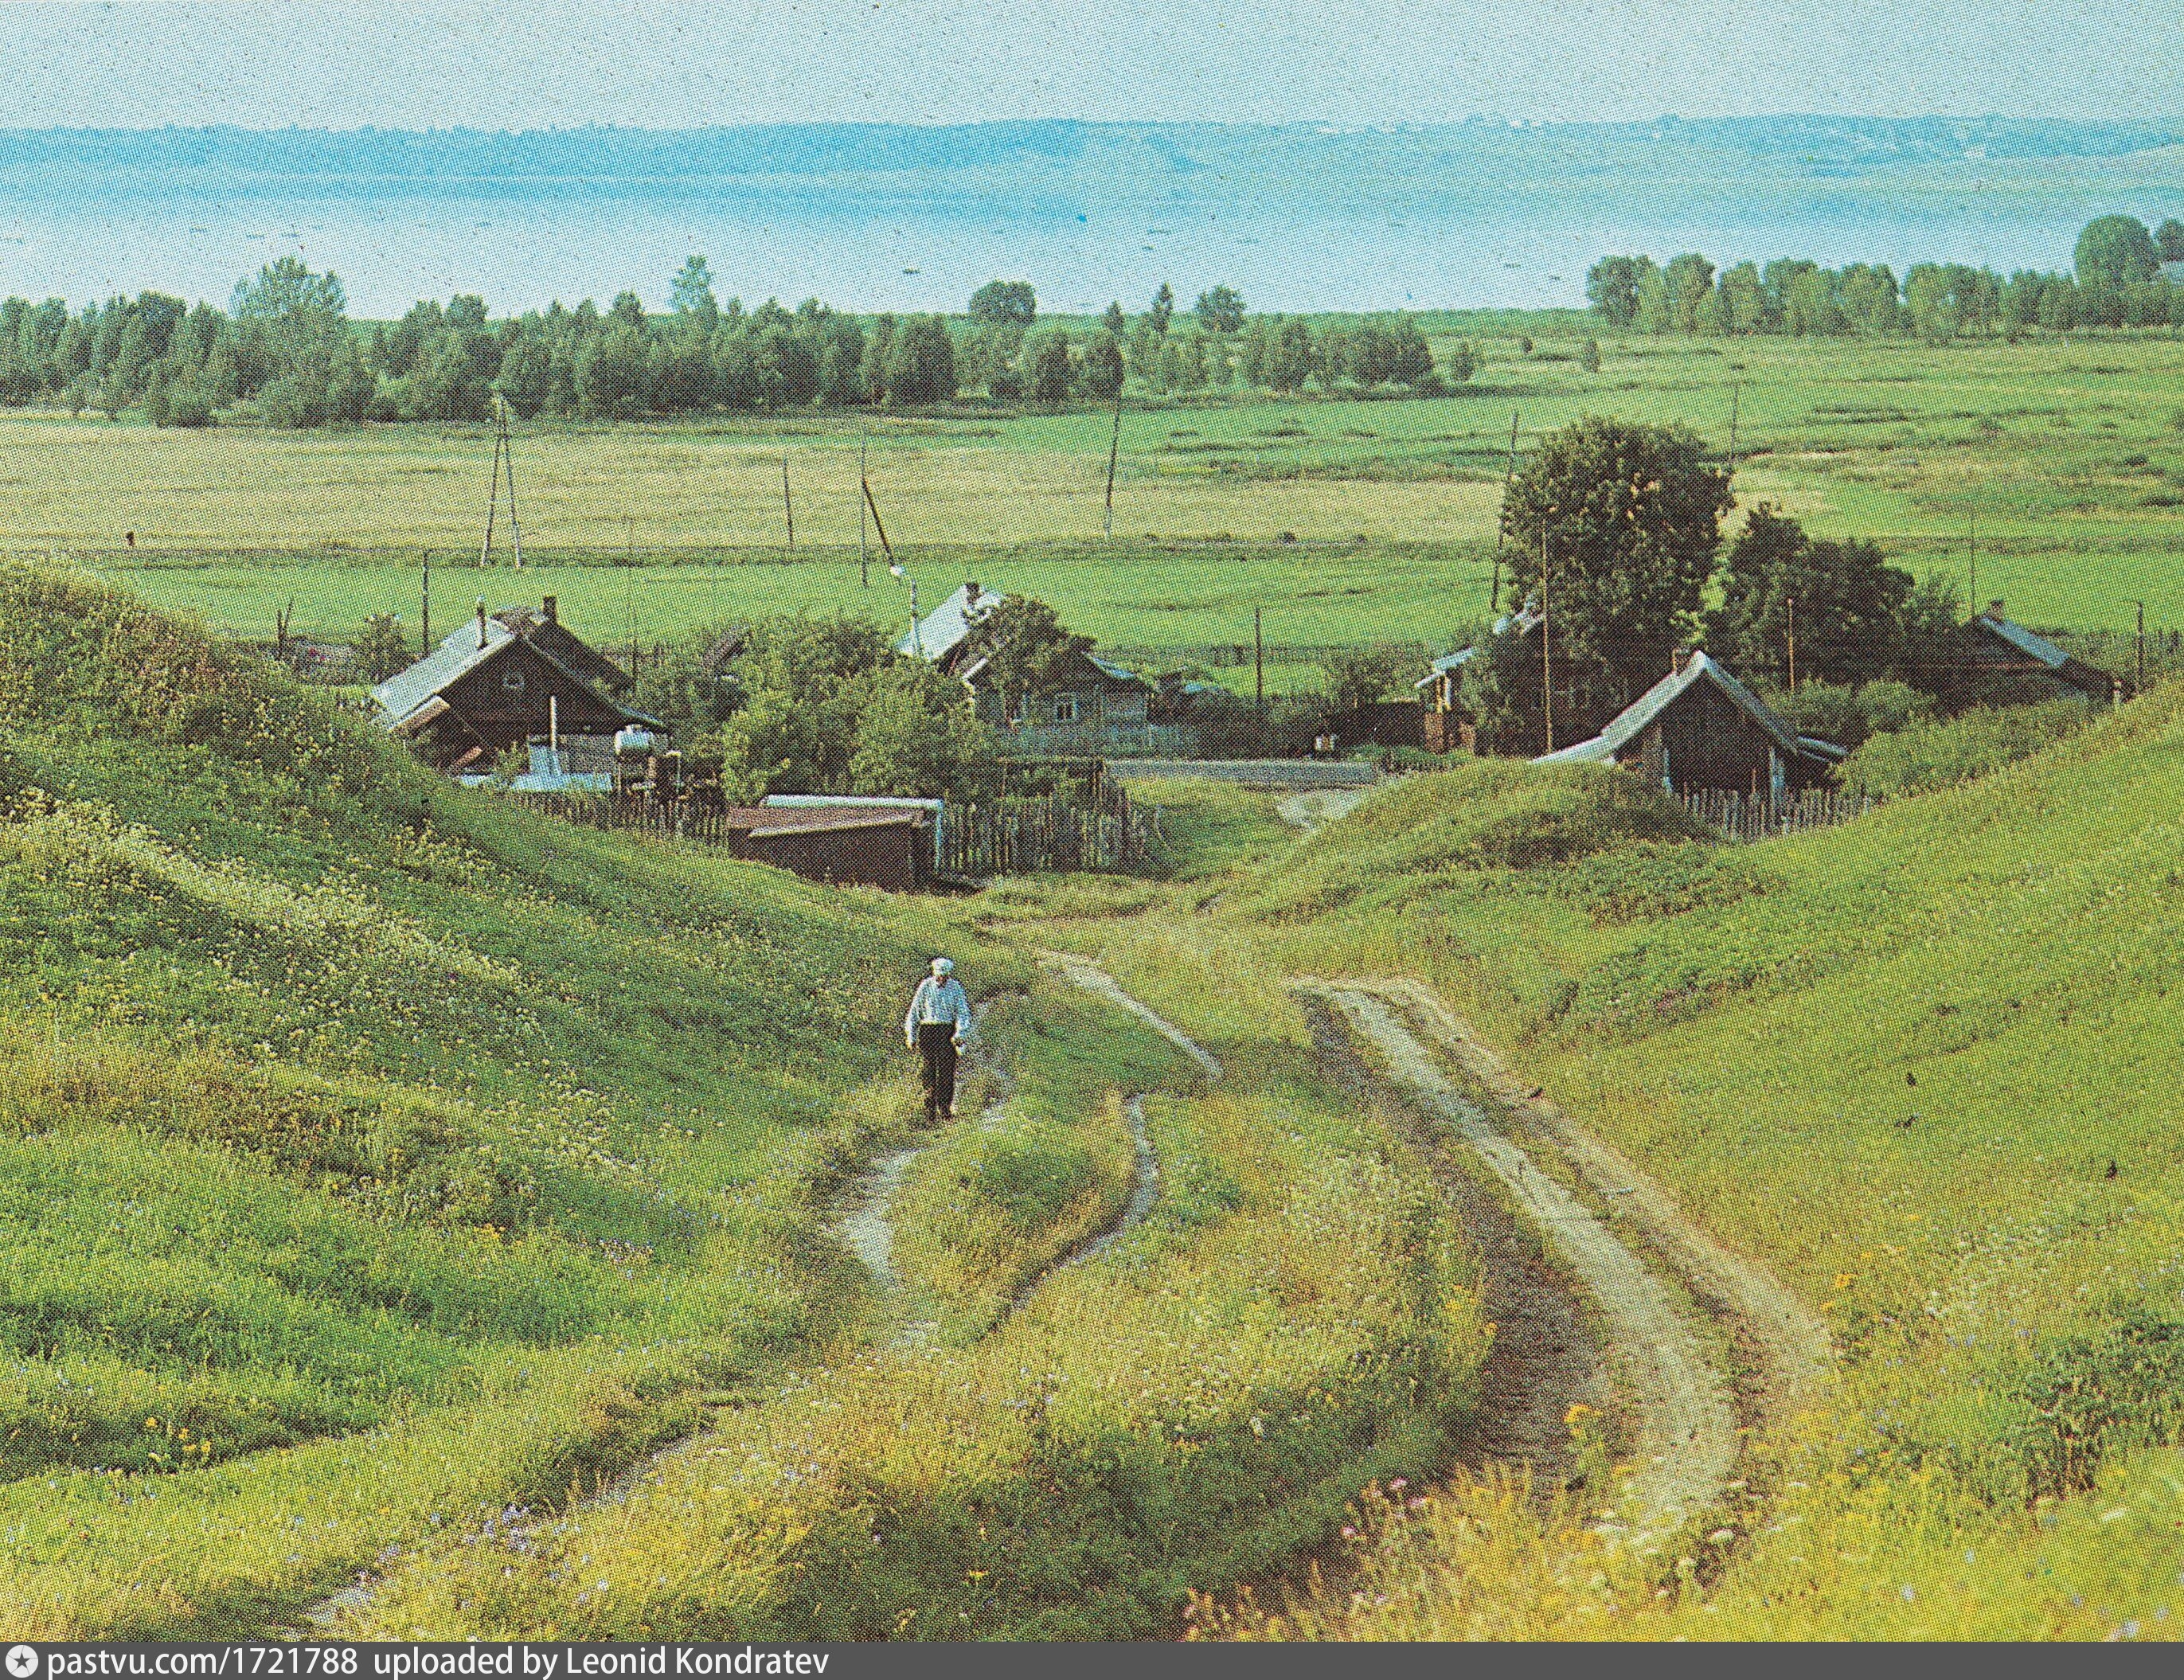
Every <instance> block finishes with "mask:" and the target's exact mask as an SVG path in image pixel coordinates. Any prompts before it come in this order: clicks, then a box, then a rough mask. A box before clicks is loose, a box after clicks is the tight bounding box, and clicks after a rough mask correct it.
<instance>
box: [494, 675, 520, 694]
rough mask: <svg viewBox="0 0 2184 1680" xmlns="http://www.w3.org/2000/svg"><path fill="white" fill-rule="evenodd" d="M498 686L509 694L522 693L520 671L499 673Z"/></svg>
mask: <svg viewBox="0 0 2184 1680" xmlns="http://www.w3.org/2000/svg"><path fill="white" fill-rule="evenodd" d="M500 686H501V687H504V688H505V689H506V690H507V691H508V692H509V693H511V694H521V693H522V692H523V673H522V672H521V671H520V670H504V671H503V672H501V674H500Z"/></svg>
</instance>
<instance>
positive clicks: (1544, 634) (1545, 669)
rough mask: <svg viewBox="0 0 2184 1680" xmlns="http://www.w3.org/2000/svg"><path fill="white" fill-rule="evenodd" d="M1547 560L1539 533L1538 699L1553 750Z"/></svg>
mask: <svg viewBox="0 0 2184 1680" xmlns="http://www.w3.org/2000/svg"><path fill="white" fill-rule="evenodd" d="M1550 570H1551V569H1550V565H1549V561H1548V558H1547V533H1546V531H1541V533H1540V698H1541V710H1542V712H1543V714H1544V715H1545V716H1546V724H1547V750H1548V751H1549V752H1550V753H1552V752H1553V751H1554V749H1555V656H1554V649H1553V645H1552V642H1551V641H1550V639H1549V638H1550V637H1552V635H1553V633H1554V632H1553V630H1552V627H1551V620H1549V618H1548V615H1547V581H1548V578H1549V576H1550Z"/></svg>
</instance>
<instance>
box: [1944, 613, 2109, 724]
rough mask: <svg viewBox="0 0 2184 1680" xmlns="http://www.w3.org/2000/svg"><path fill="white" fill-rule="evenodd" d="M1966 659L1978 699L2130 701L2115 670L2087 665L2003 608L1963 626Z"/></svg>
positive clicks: (1974, 693)
mask: <svg viewBox="0 0 2184 1680" xmlns="http://www.w3.org/2000/svg"><path fill="white" fill-rule="evenodd" d="M1964 660H1965V665H1966V667H1967V670H1966V675H1967V676H1968V677H1969V678H1970V685H1969V687H1970V698H1973V699H1975V700H1984V701H1990V702H1992V701H1996V700H2000V701H2004V702H2014V703H2016V704H2025V703H2027V702H2031V701H2038V700H2053V699H2056V698H2060V697H2061V696H2063V695H2065V694H2078V695H2081V696H2083V697H2084V698H2086V699H2087V700H2089V701H2091V702H2092V704H2095V705H2097V706H2105V705H2107V704H2110V703H2111V702H2112V701H2116V700H2122V699H2127V698H2130V694H2131V684H2130V683H2129V682H2127V681H2125V680H2124V679H2123V678H2122V677H2120V676H2117V675H2116V674H2115V673H2114V672H2113V671H2107V670H2102V669H2101V668H2100V667H2099V666H2098V665H2088V664H2087V663H2086V662H2085V661H2084V660H2083V659H2077V658H2075V657H2073V656H2072V655H2071V654H2067V653H2065V652H2064V650H2063V649H2062V648H2059V647H2057V646H2056V645H2055V644H2054V643H2053V642H2050V641H2049V640H2048V638H2047V637H2044V636H2041V635H2038V634H2036V633H2035V632H2034V631H2030V630H2027V629H2026V628H2025V626H2023V625H2021V624H2015V623H2013V622H2011V620H2009V619H2006V618H2004V617H2003V615H2002V603H2001V602H1999V601H1990V602H1988V603H1987V605H1986V611H1985V612H1983V613H1980V614H1977V615H1975V616H1974V617H1973V619H1972V620H1971V622H1970V624H1968V625H1966V626H1964Z"/></svg>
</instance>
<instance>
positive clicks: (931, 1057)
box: [902, 957, 971, 1125]
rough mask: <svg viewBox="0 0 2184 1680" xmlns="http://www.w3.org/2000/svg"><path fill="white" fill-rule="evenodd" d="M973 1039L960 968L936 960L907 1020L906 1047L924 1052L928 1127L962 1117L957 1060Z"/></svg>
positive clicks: (921, 1075) (921, 1079)
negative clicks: (945, 1118) (958, 1102)
mask: <svg viewBox="0 0 2184 1680" xmlns="http://www.w3.org/2000/svg"><path fill="white" fill-rule="evenodd" d="M970 1036H971V999H970V996H969V994H968V993H966V992H965V991H964V990H963V982H961V981H960V980H958V979H956V965H955V964H954V963H952V962H950V960H948V959H947V958H945V957H935V958H933V972H932V973H931V974H930V975H928V976H926V978H924V979H923V980H921V981H919V982H917V991H916V992H914V993H911V999H910V1013H909V1014H908V1015H905V1016H904V1017H903V1018H902V1037H903V1043H905V1044H906V1045H907V1046H908V1047H909V1048H910V1049H913V1050H915V1051H917V1054H918V1070H917V1074H918V1083H919V1084H920V1085H922V1087H923V1088H924V1090H925V1119H926V1122H927V1124H928V1125H931V1124H933V1123H935V1122H937V1121H939V1119H940V1118H941V1116H942V1115H946V1116H948V1117H949V1118H950V1119H953V1118H954V1117H955V1114H956V1053H957V1052H958V1051H960V1050H961V1049H962V1048H963V1041H964V1040H965V1039H966V1038H968V1037H970Z"/></svg>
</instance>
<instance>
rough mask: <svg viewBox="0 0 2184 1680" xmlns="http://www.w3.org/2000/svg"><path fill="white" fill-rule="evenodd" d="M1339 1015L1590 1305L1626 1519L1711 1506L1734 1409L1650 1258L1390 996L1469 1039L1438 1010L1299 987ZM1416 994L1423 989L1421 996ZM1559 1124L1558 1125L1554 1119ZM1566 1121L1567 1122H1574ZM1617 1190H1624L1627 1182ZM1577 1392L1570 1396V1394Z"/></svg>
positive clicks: (1659, 1520) (1653, 1519)
mask: <svg viewBox="0 0 2184 1680" xmlns="http://www.w3.org/2000/svg"><path fill="white" fill-rule="evenodd" d="M1298 989H1299V990H1300V991H1301V992H1302V993H1306V994H1307V996H1309V997H1313V998H1317V999H1322V1000H1323V1002H1324V1003H1325V1004H1327V1005H1328V1006H1329V1007H1331V1008H1332V1009H1333V1010H1335V1011H1336V1012H1338V1013H1339V1014H1340V1015H1341V1017H1342V1018H1343V1020H1344V1021H1346V1023H1347V1024H1348V1025H1349V1026H1350V1028H1351V1031H1352V1032H1354V1033H1355V1034H1356V1035H1357V1037H1360V1038H1361V1039H1362V1040H1364V1041H1366V1042H1368V1043H1370V1044H1371V1045H1372V1046H1373V1049H1374V1051H1375V1053H1376V1054H1377V1056H1378V1057H1379V1059H1380V1060H1382V1061H1383V1062H1384V1063H1385V1066H1386V1068H1387V1070H1388V1072H1389V1075H1390V1077H1391V1078H1392V1079H1393V1080H1394V1081H1395V1082H1396V1083H1397V1084H1398V1085H1399V1086H1401V1088H1403V1089H1404V1090H1405V1092H1406V1093H1407V1094H1408V1095H1409V1096H1410V1098H1411V1099H1412V1101H1413V1102H1414V1103H1415V1104H1418V1106H1419V1107H1420V1108H1422V1109H1424V1110H1426V1111H1427V1112H1428V1113H1429V1114H1431V1115H1434V1116H1435V1118H1436V1119H1438V1120H1440V1121H1445V1122H1446V1126H1447V1127H1448V1131H1449V1132H1450V1134H1451V1136H1452V1138H1454V1139H1455V1140H1457V1142H1459V1143H1461V1144H1462V1145H1463V1147H1465V1148H1468V1149H1469V1150H1470V1151H1471V1152H1472V1153H1473V1154H1474V1156H1475V1157H1476V1158H1477V1160H1478V1161H1479V1164H1480V1165H1482V1166H1483V1167H1484V1168H1485V1170H1486V1171H1487V1172H1489V1173H1490V1174H1491V1176H1492V1177H1493V1178H1494V1179H1496V1181H1498V1182H1499V1183H1500V1184H1501V1185H1502V1188H1503V1189H1504V1191H1505V1192H1506V1193H1507V1196H1508V1198H1509V1199H1510V1200H1511V1202H1512V1203H1513V1204H1514V1206H1515V1208H1516V1210H1518V1213H1519V1215H1521V1216H1522V1217H1523V1218H1524V1220H1525V1221H1526V1222H1527V1223H1529V1225H1530V1226H1532V1227H1533V1228H1534V1229H1535V1230H1536V1231H1537V1232H1539V1233H1540V1235H1541V1238H1542V1239H1543V1241H1544V1242H1545V1243H1546V1246H1547V1248H1548V1249H1549V1251H1550V1252H1551V1253H1552V1254H1553V1255H1554V1257H1555V1258H1556V1259H1557V1260H1558V1261H1559V1262H1560V1263H1561V1265H1562V1266H1564V1267H1565V1268H1567V1270H1568V1272H1569V1273H1570V1275H1571V1277H1573V1278H1574V1281H1575V1282H1576V1283H1577V1284H1578V1285H1579V1286H1580V1287H1581V1288H1583V1289H1584V1291H1585V1293H1586V1294H1588V1295H1589V1296H1591V1299H1592V1300H1593V1302H1594V1303H1595V1304H1596V1307H1597V1309H1598V1311H1599V1316H1600V1319H1601V1323H1602V1330H1603V1331H1604V1332H1605V1338H1606V1341H1607V1354H1608V1357H1609V1361H1610V1365H1611V1367H1612V1368H1613V1371H1614V1372H1615V1374H1616V1376H1617V1377H1618V1378H1619V1383H1620V1386H1621V1387H1622V1388H1624V1391H1625V1392H1626V1394H1627V1395H1628V1399H1629V1405H1630V1421H1631V1423H1632V1425H1633V1426H1634V1427H1633V1434H1634V1436H1635V1450H1634V1452H1633V1455H1632V1457H1633V1460H1634V1464H1635V1471H1636V1474H1635V1478H1634V1480H1633V1482H1632V1483H1631V1485H1630V1489H1629V1492H1628V1496H1627V1508H1626V1511H1625V1516H1627V1518H1628V1520H1629V1521H1630V1522H1631V1523H1632V1524H1633V1525H1634V1526H1635V1528H1636V1529H1637V1530H1638V1531H1639V1535H1640V1536H1641V1537H1642V1536H1644V1535H1647V1534H1651V1533H1657V1532H1659V1531H1662V1530H1664V1529H1668V1528H1671V1527H1675V1526H1676V1525H1678V1524H1680V1522H1682V1521H1685V1520H1686V1519H1687V1518H1688V1517H1690V1516H1693V1515H1695V1514H1696V1513H1697V1512H1698V1511H1699V1510H1702V1509H1703V1508H1704V1507H1705V1506H1706V1505H1708V1504H1710V1503H1712V1501H1713V1499H1714V1498H1715V1496H1716V1494H1718V1492H1719V1489H1720V1488H1721V1484H1722V1483H1724V1481H1726V1480H1727V1479H1728V1477H1729V1476H1730V1473H1731V1471H1732V1469H1733V1467H1734V1466H1735V1465H1736V1458H1737V1454H1738V1445H1739V1444H1738V1437H1737V1424H1736V1410H1735V1406H1734V1404H1733V1399H1732V1394H1731V1390H1730V1383H1729V1382H1728V1381H1727V1380H1726V1378H1725V1377H1724V1372H1723V1371H1721V1370H1720V1369H1719V1368H1718V1363H1717V1361H1716V1360H1714V1359H1713V1358H1710V1357H1709V1355H1708V1349H1707V1346H1706V1344H1705V1340H1704V1338H1703V1337H1702V1334H1701V1332H1700V1325H1699V1322H1698V1313H1697V1310H1696V1309H1695V1308H1693V1307H1691V1306H1689V1305H1685V1303H1684V1302H1683V1301H1681V1300H1680V1299H1678V1297H1677V1295H1676V1293H1674V1291H1673V1290H1672V1289H1671V1288H1670V1287H1669V1283H1668V1282H1667V1281H1666V1279H1665V1278H1664V1277H1663V1276H1662V1275H1661V1273H1660V1272H1659V1271H1656V1270H1655V1268H1654V1266H1652V1265H1649V1264H1648V1262H1647V1261H1646V1260H1644V1259H1641V1257H1640V1255H1639V1254H1637V1253H1635V1252H1634V1251H1633V1249H1631V1248H1630V1247H1629V1246H1628V1245H1626V1244H1625V1243H1624V1242H1623V1240H1622V1239H1621V1238H1619V1236H1618V1235H1617V1234H1616V1233H1615V1232H1613V1231H1611V1230H1610V1229H1609V1228H1608V1226H1607V1222H1606V1221H1603V1220H1602V1218H1600V1217H1599V1216H1597V1215H1595V1214H1594V1213H1593V1212H1592V1210H1591V1209H1590V1208H1588V1207H1587V1206H1586V1205H1585V1203H1584V1202H1583V1201H1581V1200H1580V1199H1579V1198H1578V1197H1577V1196H1575V1195H1574V1194H1573V1193H1571V1192H1570V1191H1569V1190H1568V1189H1567V1188H1564V1187H1563V1185H1562V1184H1561V1183H1559V1182H1557V1180H1555V1179H1554V1178H1552V1177H1549V1176H1548V1175H1547V1174H1546V1173H1545V1172H1543V1171H1541V1169H1540V1167H1539V1166H1538V1165H1536V1164H1535V1162H1534V1161H1533V1160H1531V1159H1530V1157H1529V1156H1528V1155H1527V1154H1526V1153H1525V1151H1524V1149H1523V1148H1522V1147H1521V1146H1520V1145H1519V1144H1518V1143H1517V1142H1516V1141H1514V1140H1513V1138H1511V1137H1510V1136H1508V1135H1507V1133H1506V1132H1504V1131H1502V1130H1501V1129H1499V1128H1497V1126H1495V1125H1494V1124H1493V1123H1492V1122H1491V1121H1490V1120H1489V1118H1488V1116H1487V1114H1486V1112H1485V1110H1483V1109H1482V1108H1481V1107H1480V1105H1479V1104H1478V1103H1476V1102H1474V1100H1473V1099H1471V1098H1470V1097H1468V1095H1466V1094H1465V1093H1464V1092H1463V1090H1461V1089H1460V1088H1458V1087H1457V1083H1456V1082H1454V1081H1453V1080H1451V1078H1450V1077H1449V1076H1448V1075H1447V1074H1446V1072H1444V1071H1442V1069H1441V1067H1440V1065H1439V1064H1438V1063H1437V1062H1436V1061H1435V1058H1434V1056H1433V1055H1432V1054H1431V1053H1430V1052H1429V1050H1428V1049H1427V1047H1426V1045H1425V1044H1424V1043H1422V1042H1421V1041H1420V1039H1419V1037H1418V1035H1417V1033H1416V1032H1413V1031H1412V1026H1411V1024H1410V1022H1409V1021H1407V1020H1405V1019H1404V1018H1403V1017H1402V1015H1400V1014H1399V1013H1398V1010H1397V1008H1396V1006H1395V1005H1396V1002H1397V1001H1398V1000H1400V1003H1401V1004H1402V1005H1403V1006H1404V1007H1405V1008H1406V1009H1407V1011H1408V1012H1410V1013H1412V1015H1415V1016H1416V1017H1418V1018H1419V1019H1420V1020H1421V1021H1433V1022H1434V1026H1432V1027H1429V1028H1428V1031H1429V1036H1431V1037H1441V1036H1442V1033H1441V1032H1440V1031H1437V1030H1435V1029H1436V1028H1439V1027H1441V1026H1449V1025H1450V1024H1454V1027H1455V1028H1456V1029H1457V1037H1456V1039H1455V1041H1454V1042H1459V1043H1471V1042H1473V1041H1470V1040H1469V1038H1468V1035H1465V1034H1462V1033H1461V1032H1460V1023H1456V1021H1455V1017H1454V1016H1453V1015H1448V1014H1447V1013H1446V1011H1443V1012H1442V1015H1441V1016H1440V1017H1439V1018H1435V1017H1434V1016H1433V1015H1431V1014H1430V1012H1429V1010H1428V1008H1427V1007H1426V1002H1425V1001H1421V999H1420V998H1419V997H1418V996H1417V995H1414V994H1412V993H1407V992H1404V991H1402V990H1401V989H1400V988H1399V989H1398V990H1397V991H1396V994H1395V996H1394V997H1392V998H1391V996H1390V993H1389V988H1386V987H1376V986H1373V985H1370V984H1365V983H1359V982H1313V981H1307V982H1300V983H1299V986H1298ZM1424 998H1425V999H1426V1001H1437V1000H1432V999H1431V994H1430V993H1426V994H1424ZM1565 1124H1566V1125H1567V1121H1565ZM1573 1129H1574V1128H1573ZM1612 1188H1616V1189H1619V1190H1624V1191H1630V1190H1632V1189H1634V1188H1635V1187H1634V1186H1631V1185H1630V1184H1629V1183H1628V1182H1625V1183H1624V1184H1620V1185H1617V1186H1614V1187H1612ZM1575 1397H1576V1396H1573V1398H1575Z"/></svg>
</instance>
